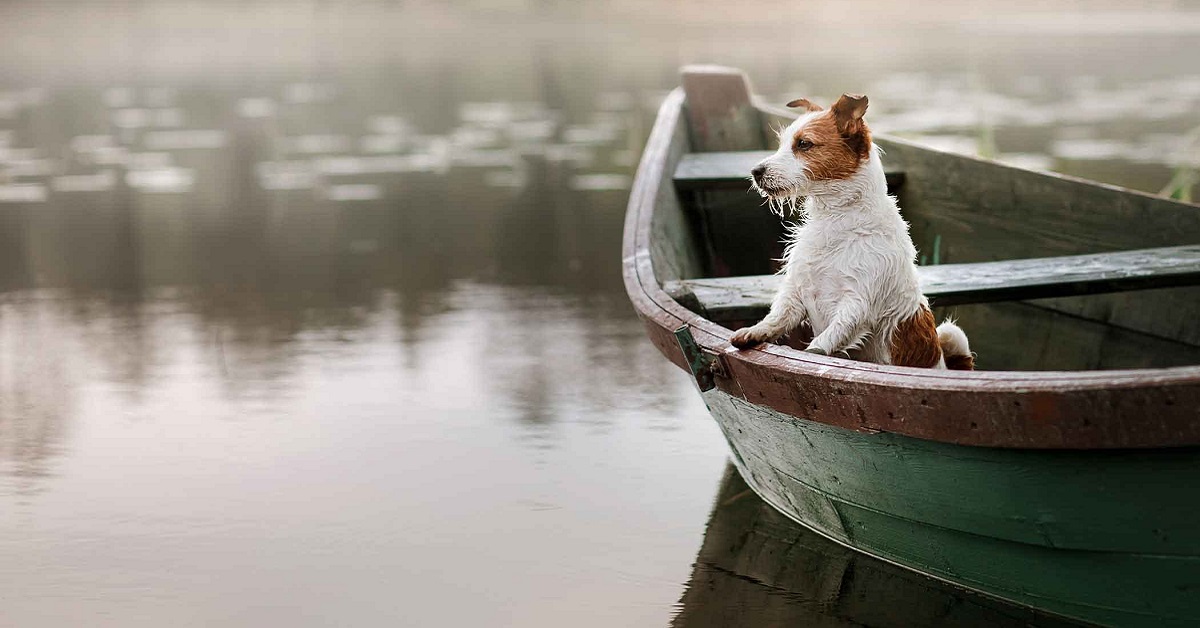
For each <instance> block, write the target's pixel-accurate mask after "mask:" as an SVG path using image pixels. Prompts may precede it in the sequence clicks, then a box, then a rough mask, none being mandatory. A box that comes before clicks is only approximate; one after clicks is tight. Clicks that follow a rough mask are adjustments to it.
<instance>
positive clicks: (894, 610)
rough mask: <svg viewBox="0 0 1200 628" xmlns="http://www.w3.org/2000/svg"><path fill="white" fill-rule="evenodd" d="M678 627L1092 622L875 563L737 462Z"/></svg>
mask: <svg viewBox="0 0 1200 628" xmlns="http://www.w3.org/2000/svg"><path fill="white" fill-rule="evenodd" d="M676 608H677V609H678V611H677V612H676V614H675V617H674V618H672V621H671V626H672V628H733V627H736V626H847V627H849V626H857V627H870V628H912V627H913V626H938V627H940V628H956V627H962V628H968V627H974V626H989V627H991V628H1006V627H1008V628H1029V627H1030V626H1037V627H1038V628H1067V627H1078V626H1086V624H1082V623H1079V622H1075V621H1071V620H1069V619H1062V618H1058V617H1054V616H1051V615H1047V614H1045V613H1042V612H1040V611H1038V610H1035V609H1031V608H1029V607H1027V606H1018V605H1016V604H1010V603H1007V602H1002V601H999V600H996V599H994V598H992V597H991V596H986V595H983V594H980V593H976V592H974V591H971V590H969V589H964V588H961V587H957V586H955V585H952V584H947V583H944V582H940V581H938V580H936V579H934V578H930V577H928V576H924V575H922V574H919V573H916V572H914V571H912V570H909V569H905V568H903V567H897V566H896V565H893V564H892V563H888V562H884V561H881V560H876V559H874V558H871V557H870V556H867V555H866V554H863V553H861V552H856V551H854V550H852V549H848V548H847V547H846V546H844V545H841V544H838V543H835V542H833V541H830V540H829V539H827V538H825V537H824V536H821V535H820V534H817V533H816V532H813V531H812V530H810V529H808V528H806V527H804V526H802V525H797V524H796V523H795V522H794V521H792V520H790V519H788V518H787V517H785V516H783V515H782V514H780V513H779V511H777V510H775V509H774V508H773V507H772V506H771V505H770V504H767V503H766V502H764V501H762V500H761V499H758V497H756V496H755V495H754V493H753V492H752V491H751V490H750V488H749V487H747V486H746V483H745V481H744V480H743V479H742V478H741V476H739V475H738V473H737V470H736V469H734V468H733V467H732V466H729V467H727V468H726V470H725V473H724V475H723V477H722V478H721V484H720V488H719V490H718V491H717V497H716V500H715V501H714V502H713V507H712V514H711V515H710V516H709V519H708V524H707V526H706V527H705V532H704V542H703V544H702V545H701V547H700V551H699V552H698V553H697V555H696V561H695V563H694V564H693V565H692V575H691V577H690V578H688V582H687V586H686V588H685V589H684V592H683V595H682V596H681V597H680V599H679V603H678V604H677V605H676Z"/></svg>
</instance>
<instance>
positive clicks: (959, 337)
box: [937, 320, 975, 371]
mask: <svg viewBox="0 0 1200 628" xmlns="http://www.w3.org/2000/svg"><path fill="white" fill-rule="evenodd" d="M937 336H938V344H939V345H941V347H942V358H943V359H944V360H945V361H946V368H948V369H952V370H956V371H973V370H975V357H974V356H973V355H971V346H970V345H968V344H967V334H966V333H965V332H963V330H962V328H960V327H959V326H958V325H955V324H954V321H952V320H947V321H943V322H942V324H941V325H938V327H937Z"/></svg>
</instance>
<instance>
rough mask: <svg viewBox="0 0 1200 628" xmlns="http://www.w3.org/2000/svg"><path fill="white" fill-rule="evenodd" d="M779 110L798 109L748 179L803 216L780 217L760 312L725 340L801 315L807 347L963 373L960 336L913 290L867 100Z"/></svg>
mask: <svg viewBox="0 0 1200 628" xmlns="http://www.w3.org/2000/svg"><path fill="white" fill-rule="evenodd" d="M788 107H792V108H800V109H803V110H804V112H803V113H802V115H801V116H800V117H799V118H797V119H796V121H795V122H792V123H791V124H790V125H788V126H787V127H786V128H784V129H783V130H781V131H780V133H779V149H778V150H777V151H776V152H775V153H774V154H772V155H771V156H770V157H767V158H766V159H764V160H763V161H761V162H759V163H758V164H757V165H756V166H755V167H754V169H753V170H752V172H751V177H752V179H753V189H755V190H756V191H758V192H759V193H760V194H761V195H763V196H764V197H765V198H766V199H767V203H768V204H769V205H770V206H771V208H772V210H774V211H776V212H777V213H779V214H780V215H781V216H783V214H784V211H785V210H786V209H788V208H791V209H793V210H795V209H797V204H798V203H802V205H801V208H800V210H801V216H802V222H800V223H797V224H790V225H789V232H788V242H787V247H786V249H785V251H784V258H783V260H782V261H783V268H782V269H781V271H780V272H782V273H784V277H783V283H782V285H781V286H780V288H779V291H778V293H777V294H776V295H775V298H774V300H773V301H772V303H771V310H770V313H768V314H767V316H766V318H764V319H763V320H762V321H760V322H759V323H758V324H756V325H754V326H752V327H747V328H743V329H739V330H738V331H736V332H735V333H734V334H733V337H732V338H731V339H730V342H731V343H732V344H733V345H734V346H736V347H738V348H739V349H746V348H750V347H753V346H755V345H758V344H760V343H763V342H768V341H772V340H775V339H777V338H779V337H780V336H783V335H784V334H786V333H788V332H789V331H791V330H793V329H795V328H796V327H798V326H800V325H801V324H803V323H805V322H807V323H808V324H809V325H810V326H811V327H812V332H813V334H814V337H813V340H812V342H810V343H809V345H808V348H807V349H805V351H808V352H809V353H815V354H820V355H839V354H841V355H845V356H847V357H849V358H851V359H855V360H861V361H866V362H874V363H877V364H893V365H897V366H913V367H923V368H937V369H958V370H972V369H974V367H975V360H974V357H973V356H972V354H971V349H970V346H969V344H968V342H967V335H966V334H965V333H964V332H963V330H962V329H960V328H959V327H958V326H957V325H955V324H954V322H953V321H945V322H943V323H942V324H941V325H937V326H935V322H934V318H933V313H932V312H931V311H930V310H929V301H928V299H926V298H925V296H924V295H923V294H921V288H920V285H919V283H918V279H917V267H916V262H915V260H916V256H917V250H916V247H915V246H913V242H912V238H911V237H910V236H909V234H908V223H907V222H905V221H904V219H903V218H901V217H900V210H899V207H898V206H897V204H896V199H895V198H894V197H892V196H889V195H888V193H887V182H886V181H885V179H884V174H883V165H882V163H881V162H880V157H879V156H880V153H881V151H880V150H879V149H878V147H876V146H875V145H874V143H873V142H872V141H871V132H870V130H869V129H868V128H867V123H866V121H864V120H863V115H864V114H866V112H867V97H866V96H861V95H851V94H843V95H842V97H841V98H839V99H838V101H837V102H836V103H834V104H833V106H832V107H830V108H829V109H823V108H821V107H819V106H817V105H815V104H813V103H812V102H810V101H808V100H807V99H803V98H801V99H798V100H793V101H792V102H790V103H788Z"/></svg>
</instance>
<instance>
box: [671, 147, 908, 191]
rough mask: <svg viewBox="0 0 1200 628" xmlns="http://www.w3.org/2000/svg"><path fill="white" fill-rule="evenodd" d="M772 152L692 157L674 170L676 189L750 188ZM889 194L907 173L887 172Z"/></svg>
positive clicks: (687, 157) (714, 154)
mask: <svg viewBox="0 0 1200 628" xmlns="http://www.w3.org/2000/svg"><path fill="white" fill-rule="evenodd" d="M770 154H771V151H765V150H748V151H731V152H718V153H689V154H687V155H684V156H683V158H682V159H681V160H680V161H679V166H677V167H676V168H675V177H674V179H675V189H676V190H679V191H681V192H690V191H696V190H713V189H739V190H745V189H748V188H749V187H750V169H751V168H753V167H754V165H755V164H757V163H758V162H760V161H762V160H763V159H765V158H766V157H767V156H769V155H770ZM884 175H885V176H887V185H888V190H889V191H895V190H896V189H898V188H899V187H900V185H901V184H902V183H903V182H904V173H903V172H900V171H898V170H886V169H885V171H884Z"/></svg>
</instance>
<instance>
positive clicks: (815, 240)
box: [787, 222, 912, 333]
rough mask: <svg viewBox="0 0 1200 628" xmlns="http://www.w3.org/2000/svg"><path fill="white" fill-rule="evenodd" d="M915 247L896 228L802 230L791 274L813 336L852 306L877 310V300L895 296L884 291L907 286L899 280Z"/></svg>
mask: <svg viewBox="0 0 1200 628" xmlns="http://www.w3.org/2000/svg"><path fill="white" fill-rule="evenodd" d="M899 236H903V238H902V239H903V240H904V241H903V242H902V241H901V238H900V237H899ZM906 244H907V246H906ZM911 246H912V244H911V240H909V239H908V237H907V232H906V231H901V232H900V233H897V229H896V228H895V227H893V226H892V225H879V224H870V223H868V224H863V223H855V222H810V223H809V224H806V225H805V226H804V227H802V228H801V229H799V230H798V231H797V232H796V233H795V241H794V244H793V246H792V249H791V252H790V255H789V257H788V267H787V273H788V274H789V275H793V279H792V285H794V286H796V288H797V289H798V291H799V293H800V297H801V300H802V302H803V303H804V306H805V309H806V310H807V311H808V316H809V322H810V323H811V325H812V327H813V331H814V332H816V333H820V332H821V331H822V330H824V329H825V327H827V326H828V325H829V322H830V320H831V319H832V318H833V316H834V314H835V312H836V311H837V310H838V308H840V307H843V306H844V305H846V304H847V303H849V302H851V301H855V302H857V303H856V305H858V306H860V309H862V310H866V311H871V310H873V309H875V306H876V305H877V304H874V303H872V302H871V301H872V298H871V295H872V294H876V295H878V294H880V293H881V292H884V293H886V292H890V291H889V290H883V291H880V290H878V288H880V287H883V286H888V285H893V284H896V283H898V282H900V283H902V281H901V280H902V279H903V278H901V277H898V276H896V275H897V273H898V272H899V271H900V270H901V269H903V268H905V267H906V264H905V260H904V256H905V255H906V254H907V250H909V249H911ZM909 264H910V263H909Z"/></svg>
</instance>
